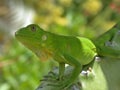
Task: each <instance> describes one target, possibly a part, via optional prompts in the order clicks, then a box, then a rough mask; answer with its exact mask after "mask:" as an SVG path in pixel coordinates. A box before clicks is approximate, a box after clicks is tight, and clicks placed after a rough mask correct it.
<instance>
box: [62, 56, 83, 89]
mask: <svg viewBox="0 0 120 90" xmlns="http://www.w3.org/2000/svg"><path fill="white" fill-rule="evenodd" d="M63 56H64V58H65V59H66V61H67V62H68V64H70V65H72V66H73V67H74V69H73V71H72V73H71V76H70V78H69V79H68V80H65V81H64V82H63V83H62V86H61V87H63V88H66V87H69V86H70V85H72V83H74V81H75V80H76V79H77V78H78V76H79V74H80V72H81V71H82V65H81V64H80V62H79V61H78V60H76V59H75V58H73V57H72V56H70V55H69V54H63Z"/></svg>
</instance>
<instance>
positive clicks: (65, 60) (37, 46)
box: [15, 24, 97, 89]
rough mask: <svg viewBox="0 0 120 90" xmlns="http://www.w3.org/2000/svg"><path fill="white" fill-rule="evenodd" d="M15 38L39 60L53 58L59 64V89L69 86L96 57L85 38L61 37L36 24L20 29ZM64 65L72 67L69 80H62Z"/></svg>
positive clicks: (93, 49)
mask: <svg viewBox="0 0 120 90" xmlns="http://www.w3.org/2000/svg"><path fill="white" fill-rule="evenodd" d="M15 37H16V38H17V39H18V40H19V41H20V42H21V43H22V44H24V45H25V46H26V47H27V48H29V49H30V50H32V51H33V53H35V54H36V55H37V56H38V57H39V58H40V60H47V59H49V58H53V59H54V60H55V61H57V62H58V63H59V81H60V82H59V83H57V84H54V85H56V86H60V87H61V89H63V88H65V87H68V86H70V85H71V84H72V83H73V82H74V81H75V80H76V78H77V77H78V75H79V73H80V72H81V71H82V66H83V65H86V64H88V63H90V62H91V61H92V60H94V57H95V56H96V54H97V53H96V47H95V45H94V44H93V43H92V42H91V41H90V40H89V39H87V38H83V37H74V36H62V35H56V34H53V33H50V32H47V31H44V30H43V29H42V28H40V27H39V26H38V25H36V24H31V25H29V26H27V27H24V28H21V29H20V30H18V31H17V32H16V33H15ZM65 64H69V65H71V66H73V67H74V70H73V72H72V74H71V77H70V79H68V80H62V77H63V75H64V71H65Z"/></svg>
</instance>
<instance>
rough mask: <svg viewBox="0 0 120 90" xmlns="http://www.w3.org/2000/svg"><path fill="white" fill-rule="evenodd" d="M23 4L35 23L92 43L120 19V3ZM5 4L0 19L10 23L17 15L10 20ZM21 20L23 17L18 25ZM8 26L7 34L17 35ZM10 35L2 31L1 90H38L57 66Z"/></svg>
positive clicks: (64, 0)
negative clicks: (84, 38) (42, 58)
mask: <svg viewBox="0 0 120 90" xmlns="http://www.w3.org/2000/svg"><path fill="white" fill-rule="evenodd" d="M6 1H7V0H6ZM20 1H22V2H23V3H22V4H23V6H25V7H24V8H28V9H32V11H33V17H32V21H33V22H32V23H36V24H39V25H40V26H41V27H42V28H44V29H45V30H48V31H50V32H54V33H57V34H63V35H75V36H77V35H79V36H84V37H88V38H90V39H94V38H96V37H97V36H98V35H100V34H101V33H103V32H105V31H106V30H108V29H109V28H111V27H112V26H113V25H114V24H115V23H116V22H117V21H118V20H119V15H120V5H119V3H120V1H119V0H16V2H20ZM2 2H3V0H1V2H0V18H2V19H3V20H4V21H7V22H8V23H9V21H8V20H9V18H12V17H14V16H15V17H16V13H13V14H12V15H11V16H10V17H8V15H9V14H8V12H7V11H6V9H7V10H8V9H9V8H5V7H7V6H6V5H7V4H2ZM10 2H14V0H13V1H10ZM10 2H5V3H10ZM14 7H16V6H15V5H14ZM3 11H4V12H3ZM5 11H6V12H5ZM19 12H22V11H19ZM24 13H25V12H24ZM26 13H27V11H26ZM6 15H7V16H6ZM3 17H4V18H3ZM21 17H22V16H21ZM23 17H24V15H23ZM17 19H19V17H18V18H16V19H15V21H16V20H17ZM21 19H22V18H21ZM0 20H1V19H0ZM21 22H22V21H21ZM8 23H7V24H5V26H6V27H7V29H6V32H7V31H9V32H13V31H12V29H11V30H10V29H9V26H8ZM14 23H15V25H16V23H17V24H20V21H17V22H13V24H12V25H13V26H14ZM1 26H2V25H1V23H0V27H1ZM6 32H4V30H2V29H1V28H0V90H34V89H35V88H36V87H37V86H38V84H39V82H40V81H39V80H40V79H42V76H43V75H45V74H47V72H48V71H49V70H51V68H52V67H54V66H57V65H56V63H55V62H53V61H52V60H51V61H50V60H49V61H45V62H42V61H40V60H39V59H38V58H37V57H36V56H35V55H34V54H33V53H32V52H31V51H29V50H28V49H26V48H25V47H24V46H23V45H21V44H20V43H18V42H17V41H16V40H15V39H14V38H13V37H14V36H9V37H8V32H7V33H6ZM71 43H72V42H71Z"/></svg>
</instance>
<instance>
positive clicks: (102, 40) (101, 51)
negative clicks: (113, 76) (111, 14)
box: [94, 22, 120, 58]
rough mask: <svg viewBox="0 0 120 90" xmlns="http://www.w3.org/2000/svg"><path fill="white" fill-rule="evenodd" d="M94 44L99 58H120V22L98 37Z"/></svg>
mask: <svg viewBox="0 0 120 90" xmlns="http://www.w3.org/2000/svg"><path fill="white" fill-rule="evenodd" d="M94 44H95V46H96V49H97V53H98V55H99V56H107V57H111V58H120V22H118V23H117V24H116V25H114V26H113V27H112V28H111V29H110V30H109V31H107V32H106V33H104V34H102V35H101V36H100V37H98V38H97V39H96V40H95V41H94Z"/></svg>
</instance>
